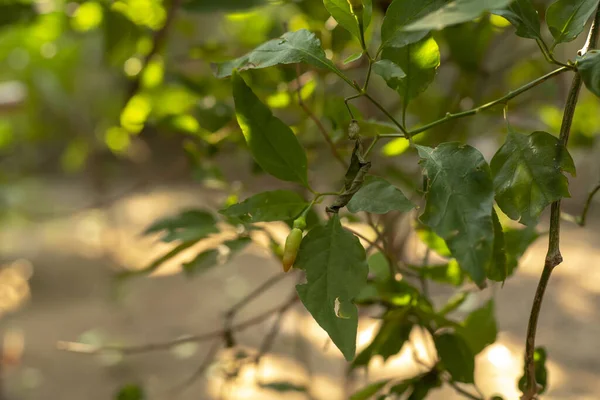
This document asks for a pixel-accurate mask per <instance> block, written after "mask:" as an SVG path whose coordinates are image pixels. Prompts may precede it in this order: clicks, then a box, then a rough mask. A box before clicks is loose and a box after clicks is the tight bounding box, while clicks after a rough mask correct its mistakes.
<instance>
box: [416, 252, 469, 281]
mask: <svg viewBox="0 0 600 400" xmlns="http://www.w3.org/2000/svg"><path fill="white" fill-rule="evenodd" d="M411 269H412V270H413V271H415V272H417V273H418V274H419V275H420V276H422V277H423V278H425V279H429V280H432V281H434V282H439V283H446V284H450V285H453V286H460V285H462V284H463V282H464V280H465V273H464V272H463V271H462V270H461V269H460V266H459V265H458V262H456V260H454V259H452V260H450V261H449V262H448V264H443V265H432V266H429V265H425V266H413V267H411Z"/></svg>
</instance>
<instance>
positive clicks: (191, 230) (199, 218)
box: [144, 210, 219, 243]
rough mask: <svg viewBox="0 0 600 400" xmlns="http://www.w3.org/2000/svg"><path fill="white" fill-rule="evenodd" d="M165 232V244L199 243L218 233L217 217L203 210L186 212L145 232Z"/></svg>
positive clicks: (162, 221)
mask: <svg viewBox="0 0 600 400" xmlns="http://www.w3.org/2000/svg"><path fill="white" fill-rule="evenodd" d="M161 231H165V234H164V235H163V237H162V238H161V240H162V241H163V242H166V243H169V242H173V241H176V240H178V241H182V242H189V241H198V240H200V239H203V238H205V237H207V236H208V235H210V234H213V233H218V232H219V229H218V228H217V220H216V219H215V217H214V216H213V215H212V214H211V213H209V212H207V211H202V210H186V211H183V212H181V213H179V214H178V215H175V216H173V217H167V218H164V219H161V220H158V221H156V222H155V223H153V224H152V225H151V226H150V227H149V228H148V229H146V230H145V231H144V235H149V234H152V233H157V232H161Z"/></svg>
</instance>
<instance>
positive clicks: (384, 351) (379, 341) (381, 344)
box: [352, 309, 413, 368]
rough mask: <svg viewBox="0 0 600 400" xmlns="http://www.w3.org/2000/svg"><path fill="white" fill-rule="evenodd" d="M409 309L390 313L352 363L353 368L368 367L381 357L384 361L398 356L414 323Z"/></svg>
mask: <svg viewBox="0 0 600 400" xmlns="http://www.w3.org/2000/svg"><path fill="white" fill-rule="evenodd" d="M407 317H408V316H407V309H399V310H393V311H390V312H388V313H387V314H386V315H385V316H384V319H383V323H382V325H381V327H380V328H379V331H378V332H377V335H375V337H374V338H373V341H372V342H371V344H369V345H368V346H367V347H366V348H365V349H364V350H363V351H361V352H360V354H359V355H358V356H357V357H356V359H355V360H354V362H353V363H352V367H353V368H357V367H361V366H366V365H368V364H369V361H370V360H371V359H372V358H373V357H375V356H377V355H380V356H382V357H383V361H387V359H388V358H390V357H392V356H394V355H396V354H398V353H399V352H400V350H402V346H404V343H406V341H407V340H408V338H409V336H410V332H411V331H412V328H413V323H412V322H411V321H410V320H409V319H408V318H407Z"/></svg>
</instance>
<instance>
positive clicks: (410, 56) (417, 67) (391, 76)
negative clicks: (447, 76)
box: [376, 36, 440, 103]
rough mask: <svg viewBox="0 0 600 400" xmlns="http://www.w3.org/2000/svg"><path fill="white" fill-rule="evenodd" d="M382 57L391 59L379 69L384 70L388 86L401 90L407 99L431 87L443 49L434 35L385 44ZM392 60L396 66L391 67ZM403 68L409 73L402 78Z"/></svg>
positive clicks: (407, 100)
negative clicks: (402, 43)
mask: <svg viewBox="0 0 600 400" xmlns="http://www.w3.org/2000/svg"><path fill="white" fill-rule="evenodd" d="M381 57H382V59H383V60H387V61H386V68H385V69H382V68H378V69H377V70H376V72H382V73H384V75H382V77H383V78H384V79H385V80H386V83H387V84H388V86H389V87H390V88H392V89H394V90H395V91H397V92H398V93H399V94H400V96H402V98H403V99H404V102H405V103H408V102H409V101H410V100H412V99H414V98H415V97H417V96H418V95H419V94H420V93H421V92H423V91H425V89H427V87H428V86H429V85H430V84H431V82H433V79H434V78H435V74H436V71H437V68H438V67H439V65H440V49H439V47H438V45H437V43H436V41H435V40H434V39H433V38H432V37H431V36H427V37H425V38H423V39H421V40H420V41H418V42H416V43H413V44H410V45H408V46H406V47H402V48H391V47H390V48H385V49H384V50H383V52H382V54H381ZM390 62H391V63H393V64H395V65H396V67H393V68H392V67H390V64H389V63H390ZM399 71H403V72H404V74H405V77H403V78H401V74H400V72H399ZM386 78H388V79H386Z"/></svg>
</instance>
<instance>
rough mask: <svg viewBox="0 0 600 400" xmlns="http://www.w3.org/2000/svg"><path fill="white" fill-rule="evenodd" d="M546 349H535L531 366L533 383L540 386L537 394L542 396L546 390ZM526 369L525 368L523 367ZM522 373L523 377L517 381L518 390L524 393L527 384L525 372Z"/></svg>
mask: <svg viewBox="0 0 600 400" xmlns="http://www.w3.org/2000/svg"><path fill="white" fill-rule="evenodd" d="M547 357H548V356H547V353H546V349H545V348H544V347H541V346H540V347H536V349H535V351H534V353H533V364H534V366H535V382H536V383H537V384H538V385H539V386H540V391H539V392H538V394H543V393H544V392H545V391H546V389H547V388H548V370H547V369H546V359H547ZM525 368H527V366H525ZM525 368H524V371H523V376H522V377H521V379H519V390H521V391H524V390H525V386H526V384H527V380H526V379H525V376H526V374H527V372H526V371H525Z"/></svg>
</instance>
